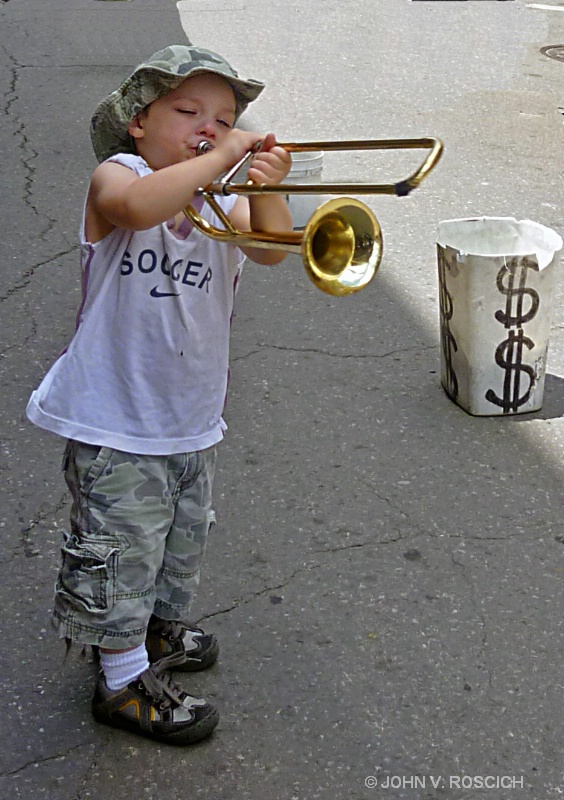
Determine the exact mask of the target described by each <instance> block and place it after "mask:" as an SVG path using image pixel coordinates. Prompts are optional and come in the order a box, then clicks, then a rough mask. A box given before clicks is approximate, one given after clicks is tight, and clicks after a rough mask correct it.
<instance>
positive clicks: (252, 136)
mask: <svg viewBox="0 0 564 800" xmlns="http://www.w3.org/2000/svg"><path fill="white" fill-rule="evenodd" d="M264 138H265V136H264V134H260V133H254V132H253V131H242V130H241V129H240V128H232V129H231V130H230V131H229V133H228V134H227V136H225V137H224V138H223V139H222V140H221V142H219V143H217V144H216V142H215V141H213V140H212V141H211V144H212V145H213V150H210V151H209V153H206V154H205V155H208V154H209V155H211V154H212V153H213V154H214V155H215V158H216V159H219V158H221V160H222V162H223V171H225V170H228V169H230V168H231V167H233V166H234V165H235V164H237V162H238V161H240V160H241V159H242V158H243V157H244V156H245V155H246V154H247V153H248V152H249V151H250V150H254V148H255V147H256V145H257V144H259V142H262V141H263V140H264Z"/></svg>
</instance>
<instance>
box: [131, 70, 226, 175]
mask: <svg viewBox="0 0 564 800" xmlns="http://www.w3.org/2000/svg"><path fill="white" fill-rule="evenodd" d="M234 123H235V95H234V94H233V89H232V88H231V86H230V85H229V83H228V82H227V81H226V80H224V79H223V78H222V77H220V76H219V75H212V74H206V73H204V74H202V75H195V76H194V77H193V78H187V79H186V80H185V81H184V82H183V83H181V84H180V86H179V87H178V88H177V89H175V90H174V91H173V92H170V93H169V94H167V95H165V96H164V97H161V98H160V99H159V100H155V101H154V102H153V103H151V105H150V106H149V107H148V108H146V109H145V110H144V111H142V112H141V113H140V114H138V115H137V117H135V119H134V120H133V121H132V122H131V123H130V125H129V133H130V134H131V136H133V138H134V139H135V143H136V145H137V152H138V153H139V155H140V156H142V157H143V158H144V159H145V160H146V161H147V163H148V164H149V165H150V166H151V167H152V169H162V168H163V167H168V166H170V165H171V164H178V163H179V162H180V161H186V159H189V158H194V156H195V155H196V148H197V147H198V145H199V143H200V142H201V141H202V140H204V139H208V140H209V141H211V142H216V143H219V142H220V141H221V140H222V139H223V138H224V137H225V136H226V135H227V134H228V133H229V131H230V130H231V128H232V127H233V125H234Z"/></svg>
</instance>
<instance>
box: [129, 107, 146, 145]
mask: <svg viewBox="0 0 564 800" xmlns="http://www.w3.org/2000/svg"><path fill="white" fill-rule="evenodd" d="M142 116H143V115H142V113H139V114H137V116H135V117H134V118H133V119H132V120H131V122H130V123H129V125H128V126H127V132H128V133H129V135H130V136H132V137H133V138H134V139H142V138H143V137H144V136H145V131H144V130H143V119H142Z"/></svg>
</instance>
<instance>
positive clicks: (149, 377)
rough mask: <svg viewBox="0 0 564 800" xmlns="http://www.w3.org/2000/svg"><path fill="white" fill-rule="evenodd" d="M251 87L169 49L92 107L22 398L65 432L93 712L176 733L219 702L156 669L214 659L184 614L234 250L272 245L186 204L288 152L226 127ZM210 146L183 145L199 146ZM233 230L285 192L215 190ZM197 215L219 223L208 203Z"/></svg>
mask: <svg viewBox="0 0 564 800" xmlns="http://www.w3.org/2000/svg"><path fill="white" fill-rule="evenodd" d="M262 89H263V84H262V83H260V82H258V81H253V80H242V79H241V78H239V77H238V75H237V73H236V72H235V70H234V69H232V67H230V66H229V64H228V63H227V62H226V61H225V60H224V59H223V58H222V57H221V56H219V55H217V54H215V53H212V52H210V51H207V50H202V49H200V48H197V47H193V46H183V45H182V46H180V45H175V46H171V47H168V48H166V49H165V50H162V51H160V52H158V53H155V54H154V55H153V56H151V57H150V58H149V60H148V61H146V62H145V63H143V64H141V65H140V66H138V67H137V68H136V69H135V71H134V72H133V74H132V75H131V76H130V77H129V78H127V79H126V80H125V81H124V83H123V84H122V85H121V86H120V87H119V89H118V90H117V91H115V92H113V93H112V94H111V95H109V97H107V98H106V99H105V100H104V101H103V102H102V103H101V104H100V105H99V106H98V108H97V109H96V112H95V113H94V116H93V119H92V126H91V136H92V142H93V145H94V150H95V153H96V156H97V158H98V160H99V161H100V162H102V163H101V164H100V165H99V166H98V167H97V169H96V170H95V172H94V174H93V176H92V181H91V184H90V189H89V192H88V197H87V200H86V205H85V210H84V218H83V223H82V226H81V250H82V257H81V258H82V274H83V301H82V306H81V308H80V311H79V314H78V326H77V330H76V333H75V336H74V338H73V340H72V341H71V343H70V345H69V347H68V349H67V350H66V351H65V352H64V353H63V354H62V355H61V356H60V357H59V359H58V360H57V361H56V362H55V364H54V365H53V367H52V368H51V370H50V371H49V372H48V374H47V375H46V377H45V378H44V380H43V381H42V383H41V385H40V386H39V388H38V389H37V390H36V391H35V392H34V393H33V394H32V396H31V399H30V401H29V405H28V412H27V413H28V416H29V419H30V420H31V421H32V422H34V423H36V424H37V425H39V426H41V427H43V428H46V429H47V430H50V431H53V432H54V433H57V434H60V435H62V436H64V437H65V438H66V439H67V440H68V441H67V447H66V451H65V457H64V465H63V468H64V473H65V479H66V482H67V484H68V486H69V489H70V492H71V495H72V500H73V504H72V509H71V532H70V534H67V533H65V534H64V543H63V549H62V565H61V569H60V572H59V576H58V580H57V585H56V590H55V607H54V613H53V621H54V624H55V627H56V628H57V630H58V632H59V636H60V637H62V638H65V639H67V641H69V640H70V641H76V642H81V643H83V644H89V645H93V646H96V647H97V648H99V652H100V660H101V666H102V673H101V675H100V678H99V681H98V684H97V686H96V690H95V694H94V698H93V701H92V710H93V714H94V716H95V718H96V719H97V720H98V721H99V722H102V723H105V724H107V725H113V726H114V727H117V728H125V729H126V730H130V731H133V732H135V733H138V734H140V735H142V736H147V737H149V738H152V739H157V740H159V741H164V742H169V743H172V744H179V745H184V744H190V743H192V742H196V741H199V740H201V739H204V738H205V737H207V736H209V735H210V734H211V732H212V731H213V729H214V728H215V726H216V725H217V722H218V713H217V711H216V709H215V708H214V707H213V706H211V705H210V704H209V703H207V702H206V701H204V700H200V699H197V698H194V697H191V696H190V695H188V694H187V693H186V692H184V691H183V690H182V689H180V687H178V686H177V685H176V684H175V683H174V682H173V680H172V678H171V675H170V672H169V670H171V669H178V670H183V671H187V672H189V671H195V670H200V669H205V668H206V667H209V666H211V664H213V663H214V661H215V660H216V658H217V654H218V644H217V640H216V639H215V636H213V635H207V634H205V633H204V632H203V631H202V630H201V629H199V628H194V627H192V626H190V624H189V623H188V615H189V611H190V603H191V599H192V595H193V592H194V589H195V587H196V586H197V584H198V582H199V568H200V563H201V560H202V557H203V555H204V551H205V546H206V539H207V535H208V531H209V527H210V524H211V523H212V521H213V511H212V510H211V487H212V481H213V475H214V466H215V446H216V445H217V443H218V442H219V441H220V440H221V439H222V438H223V433H224V430H225V427H226V426H225V423H224V421H223V419H222V416H221V415H222V409H223V404H224V401H225V395H226V389H227V373H228V350H229V328H230V319H231V315H232V310H233V300H234V295H235V290H236V285H237V281H238V278H239V274H240V271H241V267H242V263H243V261H244V256H245V255H246V256H248V257H249V258H251V259H252V260H253V261H256V262H258V263H261V264H276V263H278V262H280V261H281V260H282V259H283V258H284V257H285V253H284V252H281V251H275V250H261V249H255V248H243V252H241V250H239V248H237V247H236V246H234V245H230V244H225V243H218V242H216V241H214V240H212V239H211V238H209V237H206V236H204V235H203V234H201V233H200V232H199V231H197V230H194V229H192V226H191V225H190V224H189V223H188V220H187V219H186V218H185V217H184V215H183V213H182V210H183V209H184V208H185V207H186V206H187V205H189V204H197V203H198V198H197V197H196V192H197V190H198V189H199V188H200V187H203V186H206V185H208V184H210V183H212V182H213V181H214V180H216V179H217V178H218V177H219V176H220V175H221V174H222V173H224V172H226V171H227V170H228V169H229V168H230V167H232V166H233V165H234V164H236V163H237V162H238V161H239V160H240V159H241V158H242V157H243V156H244V155H245V153H246V152H248V151H249V150H251V149H253V148H254V147H255V146H256V145H257V143H258V142H261V141H262V148H261V150H260V152H259V153H257V154H256V155H255V156H254V158H253V161H252V164H251V166H250V168H249V171H248V177H249V179H250V180H252V181H254V182H257V183H264V184H276V183H280V182H281V181H283V179H284V178H285V177H286V175H287V174H288V172H289V169H290V166H291V157H290V156H289V154H288V153H287V152H286V151H285V150H283V149H282V148H280V147H278V146H277V145H276V140H275V137H274V135H272V134H268V135H267V136H266V137H265V136H264V135H261V134H258V133H251V132H248V131H242V130H239V129H235V128H234V123H235V121H236V120H237V118H238V117H239V115H240V114H241V113H242V112H243V111H244V110H245V108H246V107H247V105H248V104H249V103H250V102H252V101H253V100H255V99H256V97H257V96H258V95H259V93H260V92H261V91H262ZM202 141H207V142H210V143H211V145H212V148H211V149H209V150H208V151H207V152H206V153H205V154H204V155H197V148H198V145H199V144H200V143H201V142H202ZM218 202H219V203H220V205H221V207H222V208H223V210H224V211H225V212H226V213H227V214H228V216H229V218H230V219H231V220H232V221H233V223H234V224H235V226H236V227H237V228H240V229H243V230H249V229H253V230H261V231H277V230H281V231H291V230H292V221H291V215H290V212H289V210H288V208H287V205H286V203H285V201H284V199H283V197H282V196H281V195H263V196H251V197H250V199H247V198H246V197H244V196H240V197H238V198H237V197H234V196H227V197H221V198H218ZM201 214H202V216H204V217H205V218H206V219H208V220H209V221H210V222H212V223H213V224H216V225H217V224H218V220H217V218H216V216H215V214H214V213H213V212H212V211H211V210H210V209H209V208H208V207H207V206H206V205H204V207H203V208H202V210H201Z"/></svg>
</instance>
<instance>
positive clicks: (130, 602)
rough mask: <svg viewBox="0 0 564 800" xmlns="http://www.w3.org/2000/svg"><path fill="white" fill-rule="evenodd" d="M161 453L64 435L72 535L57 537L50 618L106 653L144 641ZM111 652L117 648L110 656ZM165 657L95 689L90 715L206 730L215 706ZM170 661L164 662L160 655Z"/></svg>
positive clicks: (163, 471)
mask: <svg viewBox="0 0 564 800" xmlns="http://www.w3.org/2000/svg"><path fill="white" fill-rule="evenodd" d="M171 466H174V465H171V464H170V463H169V459H168V457H144V456H135V455H130V454H127V453H121V452H119V451H114V450H111V449H110V448H104V447H102V448H100V447H91V446H89V445H83V444H80V443H77V442H70V443H69V445H68V447H67V450H66V454H65V478H66V480H67V483H68V486H69V489H70V490H71V493H72V497H73V505H72V511H71V523H72V531H71V534H70V535H68V534H66V535H65V544H64V547H63V563H62V567H61V571H60V574H59V579H58V582H57V591H56V597H55V609H54V622H55V626H56V627H57V628H58V630H59V634H60V635H61V636H64V637H65V638H68V639H71V640H76V641H79V642H82V643H85V644H98V645H100V646H101V648H102V649H103V650H106V651H107V650H113V651H114V654H113V656H110V658H109V661H112V658H113V660H114V661H115V651H118V653H119V652H120V651H121V652H122V653H124V654H125V659H126V661H127V660H128V656H127V652H130V653H131V652H132V649H133V650H134V651H137V653H138V654H139V652H140V650H141V649H144V647H145V645H144V642H145V637H146V630H147V625H148V620H149V618H150V615H151V611H152V608H153V605H154V601H155V597H156V588H155V583H156V576H157V574H158V571H159V569H160V566H161V564H162V560H163V553H164V547H165V542H166V538H167V535H168V532H169V530H170V526H171V523H172V520H173V518H174V503H173V502H172V499H171V495H172V494H173V492H171V489H170V486H171V485H176V483H177V482H178V481H179V480H180V479H181V476H182V471H180V472H179V474H178V475H177V476H176V477H175V476H174V475H171V474H170V469H171ZM118 659H119V655H118ZM172 661H173V660H171V659H163V661H162V662H161V664H160V665H155V666H153V667H148V666H147V668H146V669H142V668H143V666H145V664H146V661H145V662H144V663H143V664H141V660H140V659H138V660H137V662H136V663H137V665H138V669H142V672H141V673H140V674H139V675H137V676H135V677H134V678H133V679H132V680H131V681H130V682H129V683H128V684H127V686H125V687H124V688H123V689H121V690H117V691H113V690H111V689H109V688H108V686H107V685H106V682H105V680H104V678H101V679H100V681H99V682H98V685H97V687H96V692H95V696H94V699H93V713H94V716H95V717H96V719H97V720H98V721H99V722H103V723H106V724H109V725H112V726H114V727H120V728H125V729H127V730H130V731H132V732H135V733H138V734H141V735H143V736H147V737H149V738H152V739H158V740H161V741H169V742H171V743H173V744H189V743H192V742H195V741H199V740H200V739H202V738H205V737H206V736H208V735H209V734H210V733H211V732H212V730H213V729H214V728H215V726H216V725H217V722H218V714H217V711H216V710H215V709H214V708H213V707H212V706H210V705H209V704H207V703H206V702H205V701H203V700H198V699H197V698H193V697H191V696H190V695H188V694H187V693H186V692H183V691H182V690H181V689H179V687H177V686H175V685H174V684H173V683H172V681H171V679H170V676H169V675H168V674H167V673H166V672H165V670H166V669H167V668H168V667H169V666H174V664H173V663H172ZM169 662H170V663H169Z"/></svg>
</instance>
